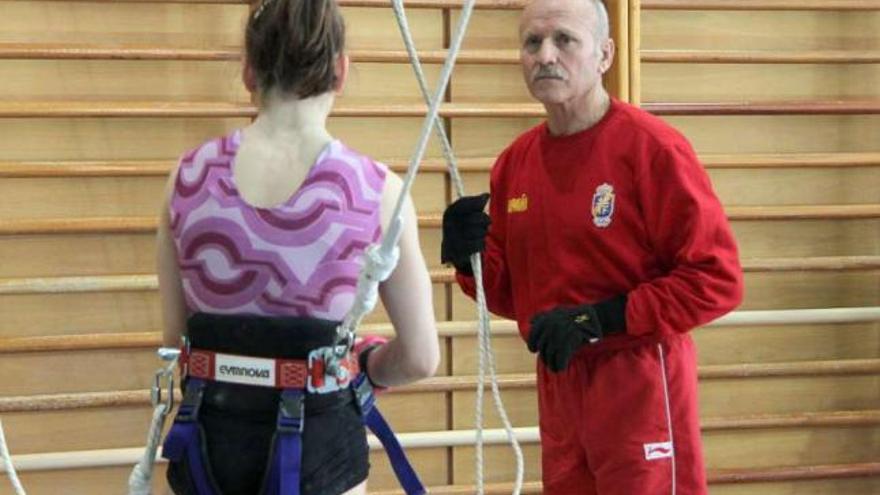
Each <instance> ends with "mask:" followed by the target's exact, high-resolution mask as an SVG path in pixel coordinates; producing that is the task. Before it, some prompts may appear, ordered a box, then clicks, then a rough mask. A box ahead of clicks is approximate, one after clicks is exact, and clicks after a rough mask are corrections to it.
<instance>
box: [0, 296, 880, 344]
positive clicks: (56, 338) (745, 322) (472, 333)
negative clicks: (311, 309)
mask: <svg viewBox="0 0 880 495" xmlns="http://www.w3.org/2000/svg"><path fill="white" fill-rule="evenodd" d="M875 321H880V307H849V308H846V307H844V308H818V309H817V308H813V309H781V310H758V311H742V310H740V311H733V312H731V313H729V314H727V315H725V316H724V317H722V318H719V319H718V320H715V321H713V322H711V323H709V324H707V325H705V327H707V328H721V327H730V326H739V327H741V326H757V325H762V326H767V327H769V326H774V325H835V324H851V323H870V322H875ZM358 331H359V332H361V333H362V334H365V335H368V334H375V335H381V336H384V337H391V336H393V335H394V329H393V328H392V327H391V324H390V323H366V324H362V325H360V327H359V328H358ZM491 331H492V335H494V336H496V337H500V336H514V335H518V333H519V332H518V330H517V326H516V323H515V322H514V321H511V320H501V319H495V320H492V321H491ZM437 332H438V335H439V336H440V337H441V338H455V337H476V334H477V322H476V321H469V320H465V321H462V320H458V321H441V322H437ZM160 341H161V334H160V333H159V332H125V333H93V334H79V335H41V336H27V337H0V353H19V352H58V351H63V352H71V351H89V350H109V349H144V348H145V349H155V348H157V347H158V346H159V345H160Z"/></svg>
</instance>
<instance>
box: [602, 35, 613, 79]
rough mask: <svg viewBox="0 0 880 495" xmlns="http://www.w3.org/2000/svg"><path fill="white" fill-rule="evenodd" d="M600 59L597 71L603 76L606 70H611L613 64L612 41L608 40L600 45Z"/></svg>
mask: <svg viewBox="0 0 880 495" xmlns="http://www.w3.org/2000/svg"><path fill="white" fill-rule="evenodd" d="M601 50H602V59H601V60H600V61H599V71H600V72H601V73H602V74H604V73H606V72H608V69H610V68H611V64H613V63H614V54H615V46H614V40H613V39H611V38H608V39H607V40H606V41H605V42H604V43H602V47H601Z"/></svg>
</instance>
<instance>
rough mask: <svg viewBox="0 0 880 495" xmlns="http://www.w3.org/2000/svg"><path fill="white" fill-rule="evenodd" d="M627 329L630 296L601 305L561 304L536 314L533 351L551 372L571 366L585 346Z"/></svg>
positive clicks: (532, 322) (530, 332) (531, 329)
mask: <svg viewBox="0 0 880 495" xmlns="http://www.w3.org/2000/svg"><path fill="white" fill-rule="evenodd" d="M624 331H626V296H616V297H613V298H611V299H608V300H605V301H602V302H600V303H597V304H583V305H580V306H568V307H557V308H554V309H551V310H549V311H544V312H542V313H538V314H536V315H535V316H533V317H532V321H531V328H530V330H529V341H528V346H529V350H530V351H532V352H537V353H538V354H539V355H540V356H541V359H542V360H543V361H544V364H545V365H546V366H547V367H548V368H550V371H553V372H554V373H558V372H560V371H562V370H564V369H565V368H567V367H568V363H569V361H571V357H572V356H573V355H574V353H575V352H577V350H578V349H580V348H581V346H583V345H585V344H595V343H596V342H599V341H600V340H601V339H602V338H603V337H605V336H606V335H609V334H613V333H620V332H624Z"/></svg>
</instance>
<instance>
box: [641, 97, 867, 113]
mask: <svg viewBox="0 0 880 495" xmlns="http://www.w3.org/2000/svg"><path fill="white" fill-rule="evenodd" d="M642 108H644V109H645V110H647V111H649V112H651V113H653V114H655V115H663V116H674V115H680V116H716V115H718V116H720V115H873V114H877V113H880V100H833V101H781V102H758V101H744V102H705V103H687V102H684V103H642Z"/></svg>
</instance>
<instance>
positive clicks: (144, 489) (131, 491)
mask: <svg viewBox="0 0 880 495" xmlns="http://www.w3.org/2000/svg"><path fill="white" fill-rule="evenodd" d="M166 416H168V410H167V409H166V407H165V404H159V405H158V406H156V407H155V409H153V421H152V423H151V424H150V431H149V433H147V446H146V448H145V449H144V454H143V456H141V459H140V461H138V463H137V464H136V465H135V466H134V469H132V471H131V476H129V477H128V495H150V494H151V493H152V479H153V467H154V463H155V461H156V451H157V450H158V449H159V441H160V440H161V438H162V427H163V426H165V417H166Z"/></svg>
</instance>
